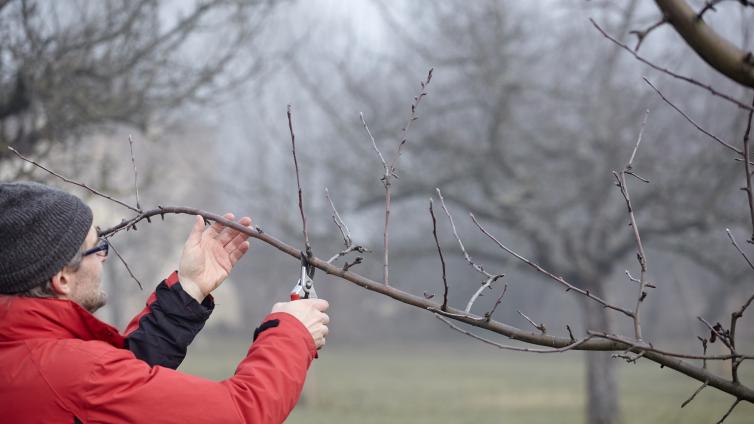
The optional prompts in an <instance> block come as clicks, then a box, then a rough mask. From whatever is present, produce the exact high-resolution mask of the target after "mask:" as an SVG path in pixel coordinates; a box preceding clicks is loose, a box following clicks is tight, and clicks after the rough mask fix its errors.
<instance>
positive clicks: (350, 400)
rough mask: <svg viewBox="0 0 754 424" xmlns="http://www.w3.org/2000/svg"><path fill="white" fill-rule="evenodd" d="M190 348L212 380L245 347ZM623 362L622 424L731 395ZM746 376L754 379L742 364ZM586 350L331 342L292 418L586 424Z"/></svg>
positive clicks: (192, 368)
mask: <svg viewBox="0 0 754 424" xmlns="http://www.w3.org/2000/svg"><path fill="white" fill-rule="evenodd" d="M211 346H212V347H210V346H209V345H205V346H199V347H198V348H195V349H193V350H192V351H191V352H190V353H189V357H188V359H187V360H186V362H185V363H184V365H183V366H182V367H181V369H182V370H183V371H186V372H190V373H193V374H197V375H202V376H205V377H207V378H211V379H216V380H220V379H224V378H226V377H228V376H230V375H232V373H233V370H234V369H235V365H236V364H237V362H238V360H239V359H240V358H241V357H242V355H243V354H244V353H245V349H246V347H245V346H241V345H235V346H228V345H222V346H223V353H218V352H217V350H216V349H218V347H219V346H221V344H220V343H212V344H211ZM616 363H618V364H619V365H618V366H619V376H620V393H621V408H622V412H623V416H624V422H625V424H633V423H669V424H676V423H677V424H681V423H683V424H696V423H700V424H702V423H703V424H714V423H716V422H717V421H718V420H719V419H720V418H721V417H722V415H723V414H724V413H725V411H726V410H727V409H728V407H729V406H730V404H731V403H732V400H733V399H732V398H731V397H730V396H726V395H723V394H721V393H720V392H718V391H716V390H715V389H710V388H706V389H705V390H703V391H702V392H701V393H700V394H699V395H698V396H697V398H696V400H694V402H692V403H691V404H690V405H688V406H686V407H685V408H683V409H681V408H680V404H681V403H682V402H683V401H684V400H685V399H686V398H687V397H688V396H689V395H690V394H691V393H693V391H694V390H695V389H696V388H697V387H698V386H699V384H697V383H696V382H695V381H692V380H689V379H688V378H686V377H685V376H682V375H680V374H678V373H676V372H674V371H672V370H667V369H660V368H659V366H657V365H655V364H653V363H651V362H649V361H643V362H640V363H639V364H637V365H631V364H626V363H624V362H623V361H618V360H616ZM741 371H743V372H744V373H745V375H744V378H743V379H744V381H747V380H748V381H754V373H752V372H751V371H752V370H751V369H750V368H745V367H744V366H742V367H741ZM584 403H585V398H584V364H583V363H582V355H581V354H579V353H576V352H574V353H568V354H559V355H555V356H553V355H533V354H523V353H504V352H500V351H497V350H495V349H493V348H487V347H485V346H478V345H473V346H471V345H470V346H467V347H465V348H461V347H453V348H447V347H444V348H442V349H440V348H432V347H429V346H424V347H405V346H401V347H395V346H392V347H391V346H383V347H380V348H379V349H376V348H349V349H345V348H341V349H338V348H331V347H328V348H327V349H326V350H325V351H323V352H322V353H321V357H320V358H319V359H317V360H315V361H314V363H313V364H312V367H311V371H310V374H309V379H308V381H307V384H306V387H305V389H304V395H303V397H302V399H301V401H300V402H299V405H298V406H297V407H296V409H295V410H294V411H293V413H292V414H291V416H290V417H289V419H288V420H287V421H286V422H287V423H290V424H297V423H301V424H304V423H305V424H325V423H328V424H339V423H364V424H371V423H375V424H376V423H417V424H423V423H470V424H471V423H473V424H485V423H520V424H545V423H562V424H569V423H574V424H576V423H578V424H580V423H583V422H584ZM725 422H726V423H728V424H744V423H746V424H751V423H754V405H751V404H747V403H743V404H740V405H739V406H738V407H737V408H736V410H735V411H734V412H733V414H732V415H731V416H730V417H729V418H728V419H727V420H726V421H725Z"/></svg>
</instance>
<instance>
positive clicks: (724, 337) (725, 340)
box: [696, 317, 739, 356]
mask: <svg viewBox="0 0 754 424" xmlns="http://www.w3.org/2000/svg"><path fill="white" fill-rule="evenodd" d="M696 318H697V319H698V320H699V321H701V322H702V323H703V324H704V325H706V326H707V328H709V330H710V331H711V332H712V333H714V334H715V335H716V336H717V338H718V339H720V342H722V343H723V344H724V345H725V346H726V347H727V348H728V349H729V350H730V353H731V355H733V356H739V355H738V353H736V348H735V347H733V345H731V344H730V342H729V341H728V335H726V334H724V333H721V332H720V331H718V330H717V328H715V326H713V325H712V324H710V323H709V322H708V321H707V320H706V319H704V318H702V317H696ZM718 325H719V324H718Z"/></svg>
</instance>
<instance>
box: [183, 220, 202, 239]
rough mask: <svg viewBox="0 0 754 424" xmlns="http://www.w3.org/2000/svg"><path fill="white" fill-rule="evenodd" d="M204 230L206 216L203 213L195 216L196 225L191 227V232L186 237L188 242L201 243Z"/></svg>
mask: <svg viewBox="0 0 754 424" xmlns="http://www.w3.org/2000/svg"><path fill="white" fill-rule="evenodd" d="M203 231H204V218H202V216H201V215H197V216H196V217H195V218H194V226H193V227H191V232H190V233H189V235H188V237H187V238H186V244H191V245H194V244H199V240H201V239H202V232H203Z"/></svg>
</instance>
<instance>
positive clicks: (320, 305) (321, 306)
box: [301, 299, 330, 312]
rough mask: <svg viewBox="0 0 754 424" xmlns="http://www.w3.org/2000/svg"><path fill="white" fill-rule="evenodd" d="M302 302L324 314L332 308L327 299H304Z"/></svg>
mask: <svg viewBox="0 0 754 424" xmlns="http://www.w3.org/2000/svg"><path fill="white" fill-rule="evenodd" d="M301 301H302V302H307V303H308V304H309V306H311V307H312V308H314V309H316V310H318V311H320V312H324V311H326V310H327V308H329V307H330V303H329V302H327V301H326V300H325V299H302V300H301Z"/></svg>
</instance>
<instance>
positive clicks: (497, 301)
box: [484, 284, 508, 321]
mask: <svg viewBox="0 0 754 424" xmlns="http://www.w3.org/2000/svg"><path fill="white" fill-rule="evenodd" d="M507 291H508V284H503V291H501V292H500V296H498V297H497V300H495V304H494V305H492V309H490V310H489V311H488V312H486V313H485V314H484V317H485V318H487V321H489V320H491V319H492V315H493V314H494V313H495V310H496V309H497V307H498V306H499V305H500V304H501V303H503V297H504V296H505V292H507Z"/></svg>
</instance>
